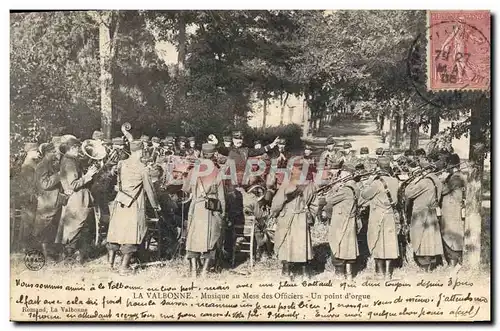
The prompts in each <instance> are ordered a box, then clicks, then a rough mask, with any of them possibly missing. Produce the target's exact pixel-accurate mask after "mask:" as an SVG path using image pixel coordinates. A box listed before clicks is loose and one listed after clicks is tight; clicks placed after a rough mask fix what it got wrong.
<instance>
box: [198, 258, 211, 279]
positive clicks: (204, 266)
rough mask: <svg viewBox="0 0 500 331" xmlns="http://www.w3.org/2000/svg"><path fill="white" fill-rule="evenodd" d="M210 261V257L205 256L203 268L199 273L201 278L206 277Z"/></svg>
mask: <svg viewBox="0 0 500 331" xmlns="http://www.w3.org/2000/svg"><path fill="white" fill-rule="evenodd" d="M211 261H212V259H210V258H206V259H205V261H204V262H203V268H202V269H201V274H200V276H201V277H203V278H205V277H207V273H208V268H209V267H210V262H211Z"/></svg>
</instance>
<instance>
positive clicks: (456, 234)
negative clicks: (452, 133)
mask: <svg viewBox="0 0 500 331" xmlns="http://www.w3.org/2000/svg"><path fill="white" fill-rule="evenodd" d="M459 164H460V158H459V157H458V155H457V154H452V155H451V157H450V160H449V164H448V166H449V167H451V169H450V172H449V173H448V174H447V178H446V180H445V182H444V185H443V193H442V211H443V216H442V217H441V234H442V236H443V249H444V256H445V258H446V260H447V262H448V263H449V264H450V265H451V266H455V265H457V264H461V263H462V253H463V248H464V221H465V215H464V214H463V212H464V211H463V208H464V203H465V201H464V200H465V192H466V187H465V185H466V177H465V175H464V173H463V172H461V171H460V165H459Z"/></svg>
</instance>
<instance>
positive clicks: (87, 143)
mask: <svg viewBox="0 0 500 331" xmlns="http://www.w3.org/2000/svg"><path fill="white" fill-rule="evenodd" d="M81 151H82V154H83V156H84V157H86V158H88V159H90V160H91V162H90V164H89V165H94V164H95V165H97V166H98V167H99V168H102V167H103V166H104V159H105V158H106V156H107V154H108V153H107V151H106V147H104V145H103V144H102V143H101V142H99V141H97V140H94V139H87V140H84V141H83V143H82V146H81Z"/></svg>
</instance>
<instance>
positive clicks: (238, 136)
mask: <svg viewBox="0 0 500 331" xmlns="http://www.w3.org/2000/svg"><path fill="white" fill-rule="evenodd" d="M232 135H233V138H234V139H243V133H242V132H241V131H233V134H232Z"/></svg>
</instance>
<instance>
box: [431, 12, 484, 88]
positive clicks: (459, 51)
mask: <svg viewBox="0 0 500 331" xmlns="http://www.w3.org/2000/svg"><path fill="white" fill-rule="evenodd" d="M490 18H491V14H490V12H489V11H476V10H471V11H458V10H454V11H451V10H450V11H440V10H436V11H434V10H431V11H428V12H427V19H428V27H429V28H428V33H427V40H428V47H427V88H428V89H429V90H437V91H439V90H488V89H489V88H490V68H491V60H490V54H491V45H490Z"/></svg>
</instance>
